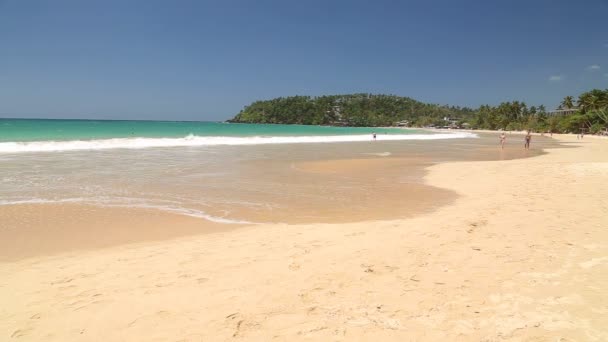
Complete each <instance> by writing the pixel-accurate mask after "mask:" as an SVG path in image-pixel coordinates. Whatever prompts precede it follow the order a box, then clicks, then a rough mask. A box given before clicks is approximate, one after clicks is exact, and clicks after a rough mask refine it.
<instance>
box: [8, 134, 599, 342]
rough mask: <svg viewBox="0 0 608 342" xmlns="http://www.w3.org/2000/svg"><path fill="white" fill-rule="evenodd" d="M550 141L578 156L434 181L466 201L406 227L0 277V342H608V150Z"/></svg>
mask: <svg viewBox="0 0 608 342" xmlns="http://www.w3.org/2000/svg"><path fill="white" fill-rule="evenodd" d="M556 138H559V139H562V141H563V142H564V143H565V144H567V145H569V146H571V147H572V148H559V149H549V150H548V153H547V154H543V155H537V156H534V157H532V158H527V159H515V160H504V161H460V162H445V163H438V164H434V165H432V166H430V167H429V168H428V173H427V174H425V175H424V176H423V177H424V181H425V183H426V184H428V185H430V186H434V187H437V188H441V189H445V190H447V191H451V192H453V193H455V194H457V196H458V197H457V198H455V199H454V200H452V201H451V203H449V204H447V205H444V206H441V207H439V208H436V209H434V210H433V211H432V212H428V213H422V214H420V215H416V216H414V217H410V218H405V219H397V220H380V221H365V222H356V223H340V224H299V225H298V224H269V225H258V226H250V227H242V228H239V229H234V230H230V231H218V232H215V233H213V234H202V235H192V236H187V237H182V238H175V239H171V240H160V241H148V242H141V243H136V244H124V245H116V246H113V247H107V248H102V249H89V250H86V251H78V252H67V253H63V254H55V255H53V256H37V257H31V258H27V259H22V260H19V261H12V262H4V263H0V298H1V299H2V303H3V306H2V308H0V337H1V338H2V339H4V340H11V339H16V340H17V339H19V340H24V341H39V340H47V341H71V340H82V341H94V340H100V339H102V340H105V341H124V340H147V341H150V340H159V341H160V340H184V341H200V340H213V341H217V340H220V341H224V340H247V341H267V340H271V339H272V340H278V341H294V340H323V341H326V340H332V341H352V340H358V341H378V340H382V341H403V340H422V341H436V340H450V341H480V340H482V341H483V340H486V341H496V340H513V341H556V340H557V341H604V340H607V339H608V329H606V327H607V326H608V314H607V313H608V298H607V297H606V296H605V292H606V289H607V288H608V257H607V256H608V231H607V230H606V227H607V226H608V217H607V216H606V215H605V214H606V212H607V211H608V197H606V194H607V193H608V154H607V153H606V151H608V140H602V139H588V138H585V139H586V140H585V141H583V142H581V141H576V138H575V137H569V136H566V137H556ZM353 163H355V164H357V163H359V162H353ZM363 164H365V163H363ZM304 167H308V168H309V170H308V171H307V172H321V173H327V172H329V173H330V174H331V173H333V172H341V171H342V170H345V171H346V172H348V171H349V170H350V168H349V167H346V168H344V165H342V166H336V165H329V164H327V165H326V164H323V163H321V164H315V163H313V164H307V165H304Z"/></svg>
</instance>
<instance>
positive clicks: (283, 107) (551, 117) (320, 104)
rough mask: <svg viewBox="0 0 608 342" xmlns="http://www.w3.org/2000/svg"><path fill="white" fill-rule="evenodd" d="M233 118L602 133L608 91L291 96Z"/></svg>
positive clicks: (607, 110)
mask: <svg viewBox="0 0 608 342" xmlns="http://www.w3.org/2000/svg"><path fill="white" fill-rule="evenodd" d="M229 121H230V122H235V123H266V124H301V125H334V126H358V127H366V126H367V127H377V126H412V127H452V128H456V127H458V128H463V127H464V128H472V129H492V130H499V129H502V130H530V131H534V132H555V133H558V132H559V133H568V132H569V133H579V132H587V133H592V134H596V133H602V132H605V131H606V128H607V127H608V89H606V90H600V89H594V90H591V91H588V92H585V93H582V94H580V95H579V96H578V98H577V99H576V100H575V98H574V97H573V96H566V97H565V98H564V99H563V101H562V103H561V105H560V106H559V107H558V109H557V110H554V111H547V109H546V108H545V106H544V105H539V106H528V105H527V104H526V103H525V102H521V101H510V102H503V103H501V104H499V105H497V106H490V105H482V106H480V107H478V108H476V109H473V108H467V107H459V106H446V105H438V104H429V103H424V102H420V101H417V100H414V99H412V98H409V97H401V96H396V95H381V94H380V95H374V94H348V95H327V96H317V97H312V96H291V97H279V98H275V99H272V100H265V101H256V102H253V103H252V104H250V105H248V106H246V107H245V108H244V109H243V110H241V112H240V113H238V114H237V115H236V116H235V117H234V118H233V119H232V120H229Z"/></svg>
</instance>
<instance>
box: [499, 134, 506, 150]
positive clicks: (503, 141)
mask: <svg viewBox="0 0 608 342" xmlns="http://www.w3.org/2000/svg"><path fill="white" fill-rule="evenodd" d="M506 141H507V135H506V134H505V132H502V133H500V148H502V149H504V148H505V142H506Z"/></svg>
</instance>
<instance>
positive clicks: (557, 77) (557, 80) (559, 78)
mask: <svg viewBox="0 0 608 342" xmlns="http://www.w3.org/2000/svg"><path fill="white" fill-rule="evenodd" d="M563 78H564V77H563V76H562V75H553V76H551V77H549V81H551V82H559V81H561V80H562V79H563Z"/></svg>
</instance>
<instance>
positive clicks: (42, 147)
mask: <svg viewBox="0 0 608 342" xmlns="http://www.w3.org/2000/svg"><path fill="white" fill-rule="evenodd" d="M476 137H477V135H475V134H473V133H465V132H459V133H440V134H387V135H378V136H377V140H380V141H395V140H439V139H458V138H476ZM361 141H371V136H370V135H369V134H366V135H327V136H275V137H263V136H254V137H222V136H209V137H205V136H196V135H192V134H190V135H188V136H186V137H183V138H115V139H100V140H68V141H29V142H3V143H0V153H27V152H62V151H80V150H105V149H116V148H125V149H142V148H151V147H189V146H218V145H264V144H303V143H338V142H361Z"/></svg>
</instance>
